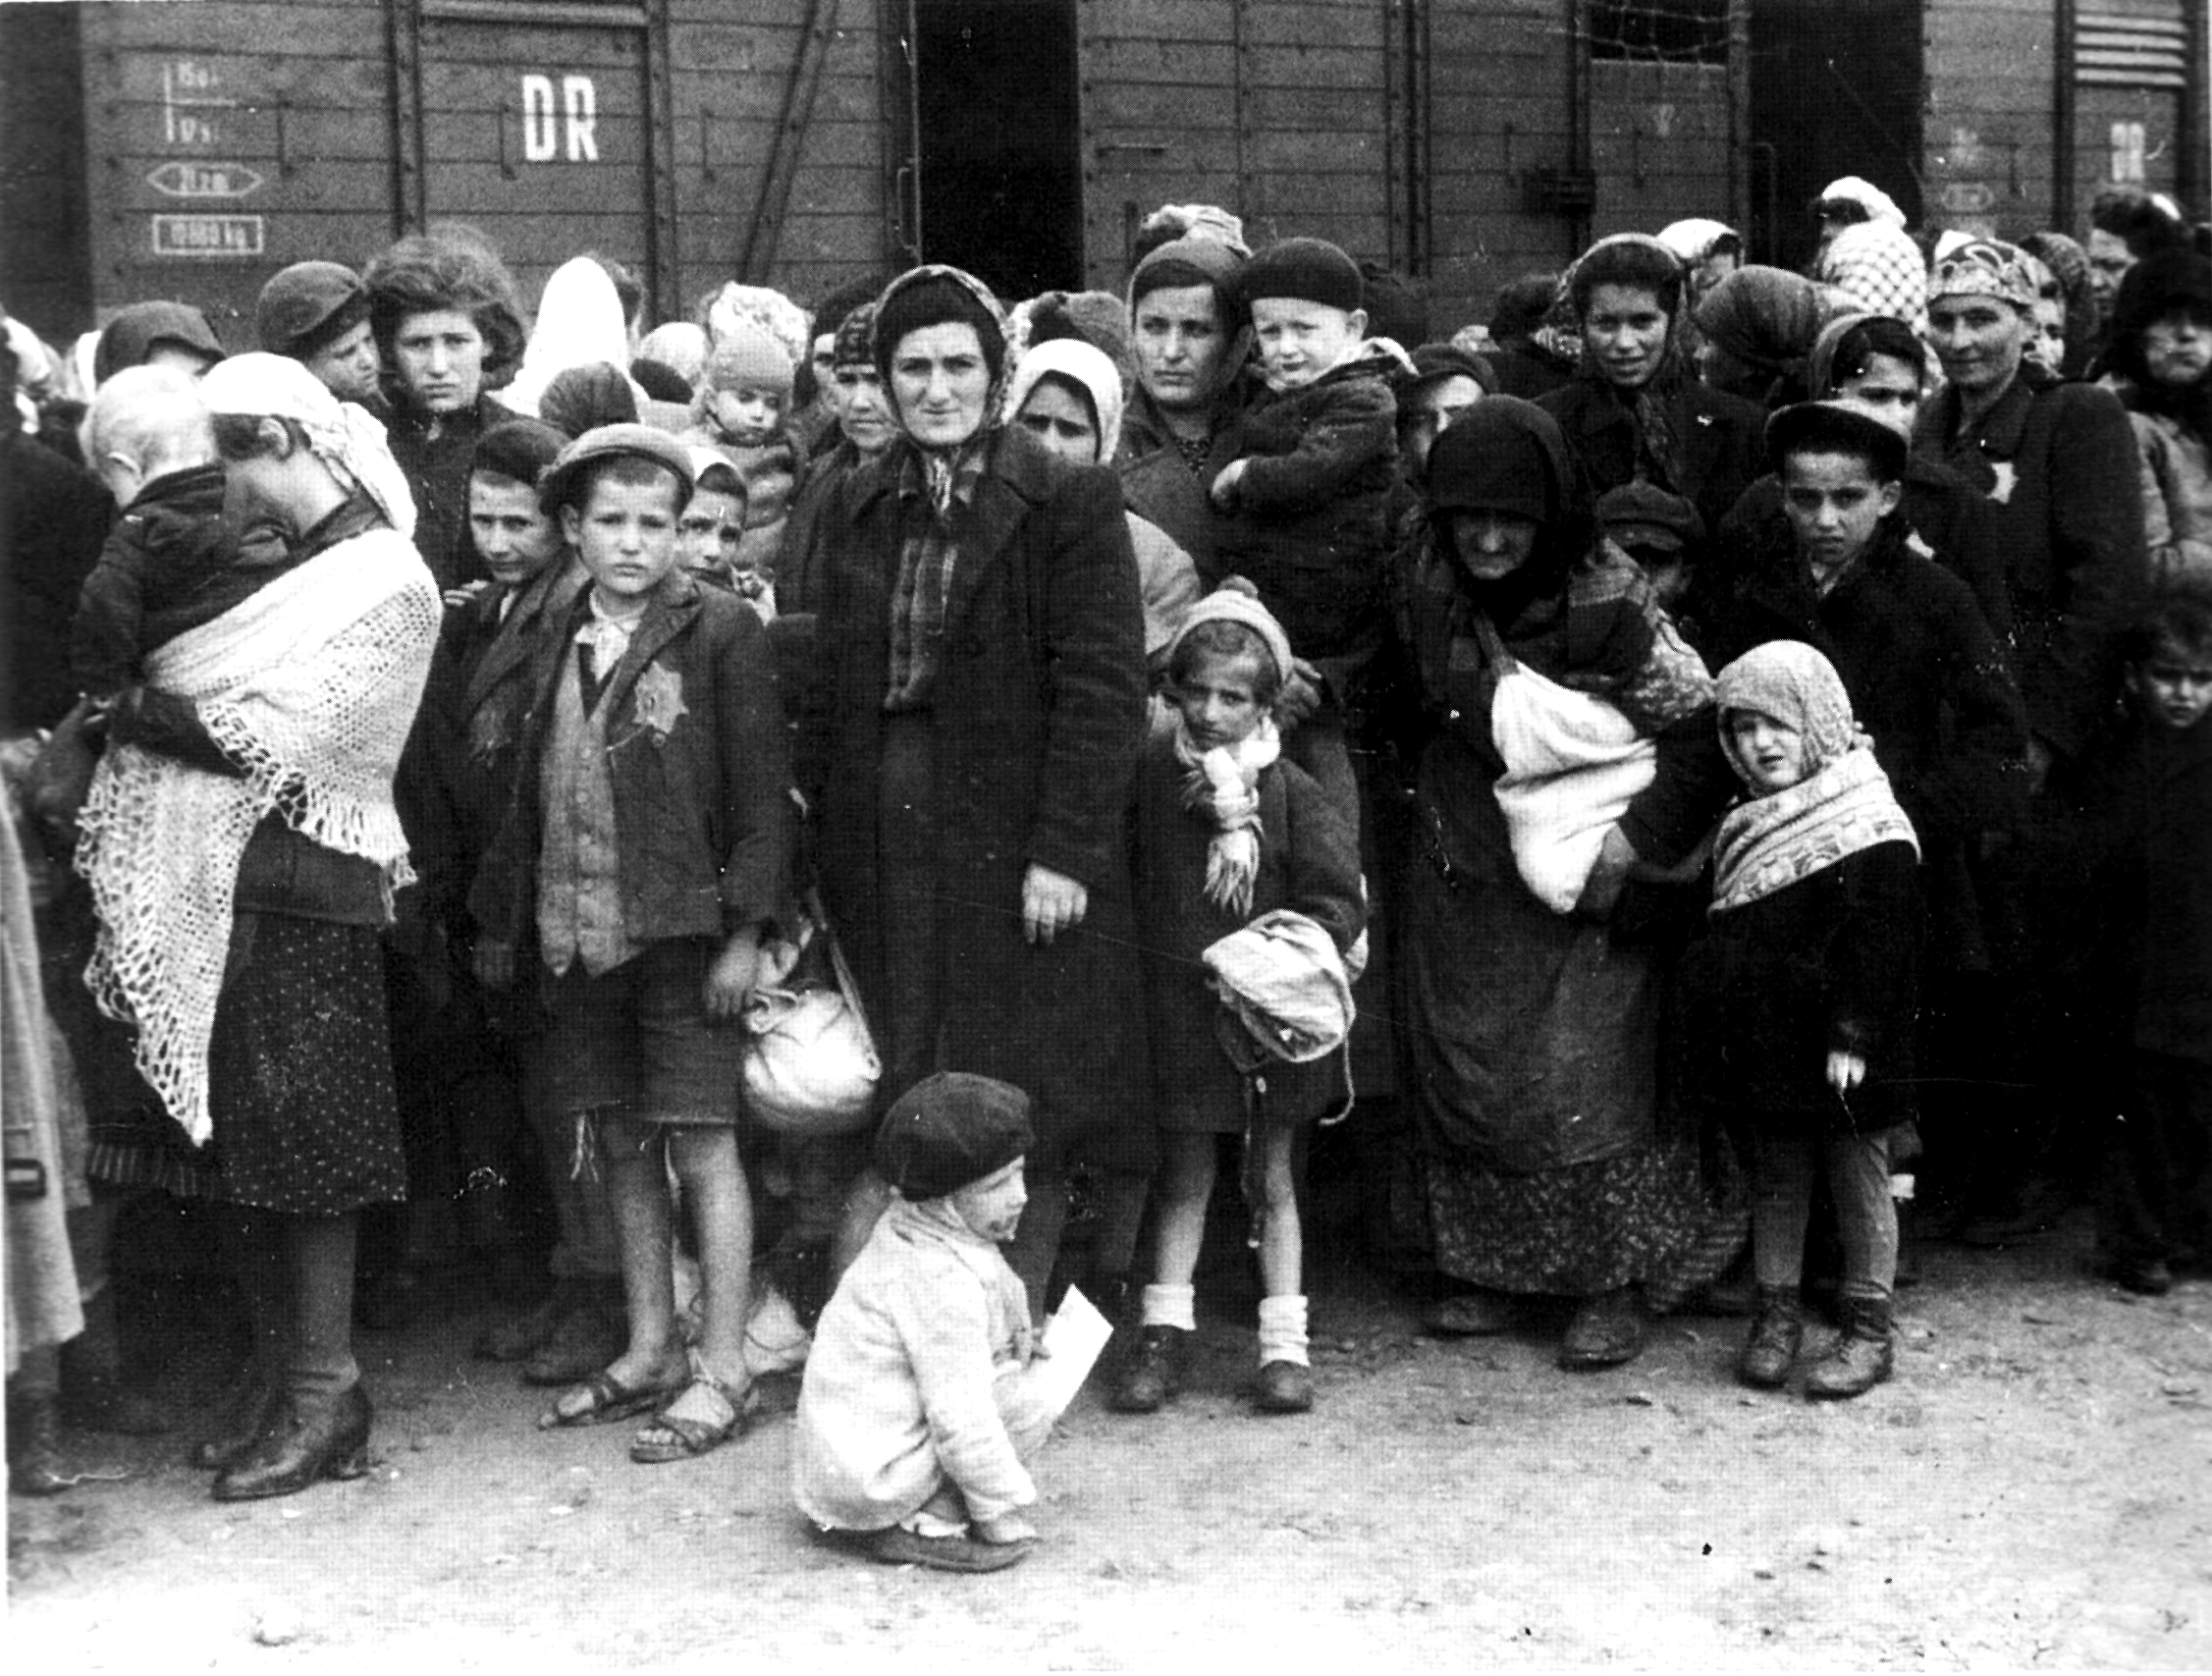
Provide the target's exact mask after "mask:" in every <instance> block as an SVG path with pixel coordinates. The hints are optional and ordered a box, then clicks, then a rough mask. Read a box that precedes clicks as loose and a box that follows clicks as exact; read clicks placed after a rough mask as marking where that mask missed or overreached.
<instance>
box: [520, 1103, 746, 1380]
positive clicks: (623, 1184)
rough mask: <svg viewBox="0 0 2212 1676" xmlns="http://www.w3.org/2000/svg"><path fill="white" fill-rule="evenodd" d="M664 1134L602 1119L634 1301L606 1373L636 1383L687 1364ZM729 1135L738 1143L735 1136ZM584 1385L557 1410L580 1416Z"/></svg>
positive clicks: (625, 1287)
mask: <svg viewBox="0 0 2212 1676" xmlns="http://www.w3.org/2000/svg"><path fill="white" fill-rule="evenodd" d="M662 1134H663V1131H662V1129H661V1127H660V1125H658V1124H655V1123H639V1122H635V1121H632V1120H631V1119H629V1118H626V1117H618V1116H614V1115H611V1114H610V1115H607V1116H604V1117H602V1118H601V1119H600V1144H599V1156H600V1162H601V1165H602V1167H603V1168H604V1169H605V1170H606V1172H607V1205H608V1209H609V1210H610V1211H612V1212H613V1213H614V1218H615V1240H616V1244H617V1247H618V1249H619V1250H620V1253H621V1259H622V1296H623V1298H624V1300H625V1301H626V1302H627V1304H628V1306H629V1343H628V1345H627V1346H626V1347H625V1348H624V1349H623V1351H622V1353H621V1354H620V1356H618V1357H616V1358H615V1360H614V1361H613V1362H612V1363H611V1364H610V1365H609V1366H608V1368H607V1375H608V1377H609V1378H611V1379H614V1380H615V1381H616V1382H617V1383H619V1384H620V1385H622V1386H624V1387H625V1388H628V1389H632V1390H644V1389H648V1388H651V1387H655V1386H661V1385H666V1384H668V1383H669V1382H670V1381H671V1380H672V1379H674V1378H675V1377H677V1376H678V1375H680V1374H681V1373H682V1372H683V1368H684V1360H683V1340H682V1337H681V1335H680V1334H679V1333H678V1332H677V1330H676V1324H675V1282H674V1275H673V1273H672V1272H671V1271H670V1268H669V1262H670V1243H669V1242H670V1233H671V1227H672V1225H673V1220H674V1216H673V1211H672V1207H671V1205H670V1202H669V1184H668V1175H667V1166H666V1165H665V1164H664V1162H662V1147H661V1136H662ZM728 1139H729V1140H730V1143H731V1145H732V1147H734V1145H735V1137H734V1136H729V1137H728ZM732 1160H733V1161H734V1154H732ZM703 1241H704V1235H703V1234H702V1242H703ZM581 1390H582V1387H580V1386H579V1387H576V1388H575V1389H573V1390H570V1391H567V1392H565V1393H563V1395H562V1397H561V1399H560V1401H559V1402H558V1403H556V1405H555V1412H556V1413H557V1414H559V1415H560V1416H562V1417H563V1418H564V1419H574V1418H579V1417H581V1416H582V1415H583V1414H584V1413H585V1412H586V1406H587V1405H586V1404H584V1403H581V1402H577V1401H574V1400H571V1399H572V1398H575V1397H576V1396H578V1394H579V1393H580V1392H581Z"/></svg>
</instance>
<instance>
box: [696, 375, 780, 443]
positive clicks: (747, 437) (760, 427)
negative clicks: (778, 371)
mask: <svg viewBox="0 0 2212 1676" xmlns="http://www.w3.org/2000/svg"><path fill="white" fill-rule="evenodd" d="M790 400H791V399H790V398H789V397H788V396H787V395H785V394H784V393H783V392H782V390H778V389H774V388H772V387H770V386H768V385H765V384H739V385H736V386H734V387H732V388H731V389H728V390H717V391H715V392H714V393H713V394H712V395H710V396H709V397H708V398H707V406H708V409H709V410H710V411H711V412H712V413H713V414H714V416H715V423H716V424H718V425H720V426H721V427H722V428H723V430H724V432H725V433H727V434H728V437H729V438H730V440H731V441H733V442H741V443H748V444H753V443H764V442H766V441H768V439H769V438H770V437H772V436H774V435H775V434H776V427H777V426H778V425H781V424H782V422H783V409H784V408H785V407H786V406H788V405H790Z"/></svg>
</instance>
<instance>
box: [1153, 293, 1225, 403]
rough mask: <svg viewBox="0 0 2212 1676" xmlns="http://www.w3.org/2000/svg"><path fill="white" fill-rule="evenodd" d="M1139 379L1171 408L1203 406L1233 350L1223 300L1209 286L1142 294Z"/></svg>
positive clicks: (1210, 398) (1212, 392) (1158, 399)
mask: <svg viewBox="0 0 2212 1676" xmlns="http://www.w3.org/2000/svg"><path fill="white" fill-rule="evenodd" d="M1131 324H1132V325H1133V326H1134V328H1135V346H1134V347H1135V349H1136V351H1137V380H1138V382H1139V383H1140V384H1142V385H1143V386H1144V387H1145V393H1146V394H1147V395H1148V396H1150V397H1151V398H1152V399H1153V400H1154V401H1155V402H1157V403H1159V404H1160V406H1162V407H1164V408H1166V409H1168V410H1169V411H1170V412H1179V411H1187V410H1189V409H1191V408H1194V407H1203V406H1204V405H1206V404H1207V403H1209V402H1211V401H1213V399H1214V389H1215V387H1216V386H1217V385H1218V384H1219V383H1220V378H1221V365H1222V362H1223V361H1224V360H1225V359H1226V358H1227V355H1228V351H1229V335H1228V333H1227V331H1226V330H1224V329H1223V326H1222V322H1221V308H1220V303H1219V301H1218V300H1217V299H1216V298H1215V297H1214V288H1213V287H1212V286H1210V285H1180V286H1166V287H1163V288H1162V289H1160V290H1159V291H1148V292H1147V293H1145V295H1144V296H1143V297H1140V298H1138V300H1137V306H1136V309H1135V312H1134V316H1133V318H1132V321H1131Z"/></svg>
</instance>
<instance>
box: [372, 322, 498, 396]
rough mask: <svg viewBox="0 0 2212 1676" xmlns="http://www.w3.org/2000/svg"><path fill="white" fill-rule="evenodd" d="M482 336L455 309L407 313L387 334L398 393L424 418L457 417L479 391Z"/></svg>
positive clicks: (482, 362) (483, 347) (482, 350)
mask: <svg viewBox="0 0 2212 1676" xmlns="http://www.w3.org/2000/svg"><path fill="white" fill-rule="evenodd" d="M487 347H488V346H487V345H486V344H485V342H484V334H483V333H482V332H480V331H478V330H477V329H476V322H475V320H474V319H473V318H471V317H470V316H469V315H467V314H464V313H462V312H461V311H460V310H459V309H458V308H434V309H431V310H429V311H428V312H427V313H422V314H409V315H408V316H406V318H405V319H404V320H402V321H401V322H400V324H399V326H398V327H397V328H395V330H394V331H393V333H392V360H393V363H394V367H395V369H396V370H397V372H398V374H399V381H400V392H401V394H402V395H403V396H405V398H406V399H407V400H408V401H409V402H411V403H412V404H413V405H415V406H416V407H417V408H419V409H420V410H421V411H422V412H425V413H458V412H459V411H460V410H461V409H462V408H464V407H472V406H474V405H476V398H477V397H478V396H479V395H481V394H482V393H483V389H484V353H485V351H486V349H487Z"/></svg>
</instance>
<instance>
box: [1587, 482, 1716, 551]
mask: <svg viewBox="0 0 2212 1676" xmlns="http://www.w3.org/2000/svg"><path fill="white" fill-rule="evenodd" d="M1597 521H1598V522H1599V523H1601V524H1603V525H1604V526H1605V533H1606V534H1607V535H1609V536H1611V537H1612V538H1613V540H1615V541H1616V542H1618V543H1620V545H1621V546H1623V547H1626V548H1631V549H1634V548H1651V549H1656V550H1658V551H1660V552H1665V553H1679V552H1681V551H1682V550H1683V549H1684V548H1685V547H1687V546H1689V545H1690V544H1691V543H1693V542H1698V541H1702V540H1703V539H1704V538H1705V520H1704V519H1703V518H1701V517H1699V515H1698V509H1697V508H1696V507H1694V506H1692V505H1691V504H1690V503H1689V502H1688V501H1686V500H1684V499H1683V498H1682V497H1681V496H1680V495H1670V494H1668V493H1667V492H1666V491H1665V490H1664V489H1662V488H1660V487H1659V486H1658V485H1657V484H1656V483H1623V484H1622V485H1621V486H1620V487H1619V488H1617V489H1608V490H1606V491H1605V493H1604V494H1602V495H1600V496H1598V497H1597Z"/></svg>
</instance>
